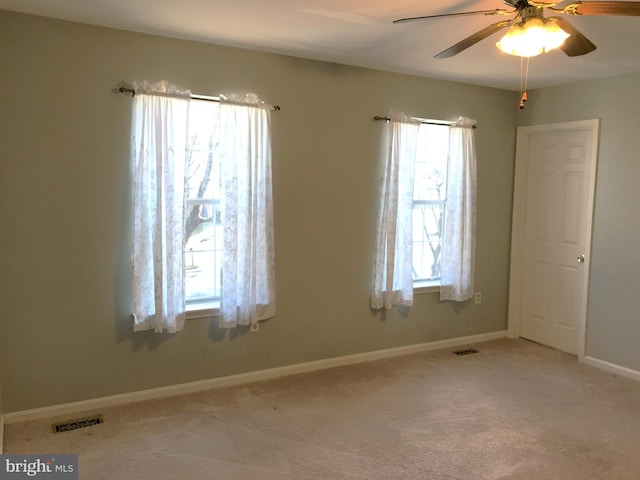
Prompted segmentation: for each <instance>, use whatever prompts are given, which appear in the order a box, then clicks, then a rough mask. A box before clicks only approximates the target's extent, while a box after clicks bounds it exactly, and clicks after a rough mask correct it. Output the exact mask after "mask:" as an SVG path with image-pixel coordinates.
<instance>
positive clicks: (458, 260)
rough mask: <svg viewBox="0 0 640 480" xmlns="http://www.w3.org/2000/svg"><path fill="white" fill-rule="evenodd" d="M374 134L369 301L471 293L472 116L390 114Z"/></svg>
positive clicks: (389, 303) (407, 301) (388, 303)
mask: <svg viewBox="0 0 640 480" xmlns="http://www.w3.org/2000/svg"><path fill="white" fill-rule="evenodd" d="M385 120H387V123H386V126H385V129H384V131H383V136H382V148H381V156H380V163H379V181H380V187H379V188H380V197H379V203H378V215H377V220H376V223H377V225H376V227H377V228H376V238H375V259H374V269H373V285H372V287H373V288H372V294H371V307H372V308H374V309H379V308H383V307H384V308H386V309H389V308H392V307H393V306H394V305H403V306H411V305H412V304H413V291H414V289H416V288H420V287H431V286H437V285H439V286H440V299H441V300H453V301H465V300H468V299H469V298H471V296H472V295H473V283H474V282H473V276H474V272H475V224H476V220H475V209H476V207H475V204H476V154H475V140H474V136H473V127H474V125H475V120H472V119H469V118H465V117H460V118H459V119H458V121H457V122H456V123H455V124H452V125H450V126H445V125H437V124H436V125H432V124H428V123H424V122H421V121H418V120H417V119H415V118H410V117H407V116H405V115H404V114H401V113H400V114H398V113H393V112H391V113H390V114H389V116H388V117H385Z"/></svg>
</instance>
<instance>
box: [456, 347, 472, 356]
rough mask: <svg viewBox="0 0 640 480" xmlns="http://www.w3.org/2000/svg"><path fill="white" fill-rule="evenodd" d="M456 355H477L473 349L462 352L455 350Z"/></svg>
mask: <svg viewBox="0 0 640 480" xmlns="http://www.w3.org/2000/svg"><path fill="white" fill-rule="evenodd" d="M453 353H455V354H456V355H471V354H472V353H478V350H476V349H475V348H466V349H464V350H457V351H455V352H453Z"/></svg>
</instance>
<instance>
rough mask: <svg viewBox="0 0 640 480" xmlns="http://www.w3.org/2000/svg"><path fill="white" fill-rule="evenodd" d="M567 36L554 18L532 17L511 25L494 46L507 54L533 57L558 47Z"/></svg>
mask: <svg viewBox="0 0 640 480" xmlns="http://www.w3.org/2000/svg"><path fill="white" fill-rule="evenodd" d="M567 38H569V34H568V33H567V32H565V31H564V30H562V29H561V28H560V27H559V26H558V24H557V23H556V22H555V20H547V19H541V18H538V17H533V18H528V19H526V20H525V21H523V22H520V23H517V24H515V25H512V26H511V27H510V28H509V30H507V33H506V34H505V36H504V37H502V39H501V40H500V41H499V42H498V43H496V46H497V47H498V48H499V49H500V50H502V51H503V52H505V53H508V54H509V55H515V56H518V57H535V56H536V55H540V54H541V53H545V52H548V51H549V50H553V49H554V48H558V47H559V46H561V45H562V44H563V43H564V41H565V40H566V39H567Z"/></svg>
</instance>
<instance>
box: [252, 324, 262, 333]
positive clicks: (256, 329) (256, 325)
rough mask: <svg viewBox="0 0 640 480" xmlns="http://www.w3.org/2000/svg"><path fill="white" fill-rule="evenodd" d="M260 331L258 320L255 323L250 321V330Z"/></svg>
mask: <svg viewBox="0 0 640 480" xmlns="http://www.w3.org/2000/svg"><path fill="white" fill-rule="evenodd" d="M259 331H260V324H259V323H258V322H256V323H252V324H251V332H252V333H253V332H259Z"/></svg>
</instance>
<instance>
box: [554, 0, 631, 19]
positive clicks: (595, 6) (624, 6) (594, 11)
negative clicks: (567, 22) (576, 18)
mask: <svg viewBox="0 0 640 480" xmlns="http://www.w3.org/2000/svg"><path fill="white" fill-rule="evenodd" d="M552 10H555V11H558V12H562V13H566V14H569V15H623V16H630V17H637V16H640V2H607V1H604V2H575V3H571V4H569V5H567V6H565V7H564V8H559V9H555V8H552Z"/></svg>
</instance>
